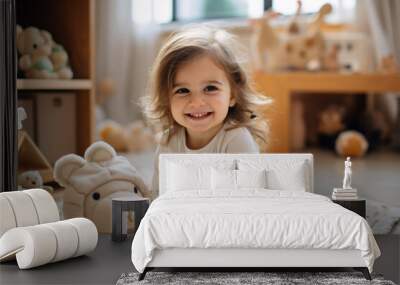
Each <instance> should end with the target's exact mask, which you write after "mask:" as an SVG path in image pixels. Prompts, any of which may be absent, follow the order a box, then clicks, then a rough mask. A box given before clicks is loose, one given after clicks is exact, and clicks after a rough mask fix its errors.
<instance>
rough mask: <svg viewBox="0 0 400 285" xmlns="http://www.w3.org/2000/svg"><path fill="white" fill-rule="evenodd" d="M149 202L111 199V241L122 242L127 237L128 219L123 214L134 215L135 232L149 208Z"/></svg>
mask: <svg viewBox="0 0 400 285" xmlns="http://www.w3.org/2000/svg"><path fill="white" fill-rule="evenodd" d="M149 205H150V200H149V199H148V198H142V197H124V198H113V199H112V233H111V239H112V240H113V241H123V240H126V239H127V237H128V219H127V215H124V212H129V211H133V212H134V213H135V232H136V230H137V228H138V227H139V224H140V221H141V220H142V218H143V217H144V215H145V214H146V211H147V209H148V208H149Z"/></svg>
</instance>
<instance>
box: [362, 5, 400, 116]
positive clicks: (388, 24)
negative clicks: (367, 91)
mask: <svg viewBox="0 0 400 285" xmlns="http://www.w3.org/2000/svg"><path fill="white" fill-rule="evenodd" d="M356 11H357V17H356V19H357V27H358V28H359V29H360V30H362V31H364V32H367V33H369V34H370V35H371V39H372V44H373V46H374V50H375V62H376V63H377V64H378V63H379V61H380V59H381V58H382V57H383V56H387V55H389V54H393V55H394V56H395V58H396V61H397V64H400V1H398V0H361V1H360V0H358V1H357V8H356ZM382 103H383V104H384V106H385V108H386V109H387V111H388V112H389V117H390V118H391V119H392V120H394V118H396V115H397V114H398V112H399V111H400V110H397V104H396V98H395V96H394V94H386V95H385V96H384V101H383V102H382Z"/></svg>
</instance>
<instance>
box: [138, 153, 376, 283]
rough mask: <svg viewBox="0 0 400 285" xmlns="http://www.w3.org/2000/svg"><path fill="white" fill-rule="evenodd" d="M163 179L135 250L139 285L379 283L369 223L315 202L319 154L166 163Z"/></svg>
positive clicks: (322, 200) (169, 157) (201, 157)
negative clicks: (268, 280) (210, 274)
mask: <svg viewBox="0 0 400 285" xmlns="http://www.w3.org/2000/svg"><path fill="white" fill-rule="evenodd" d="M210 167H212V168H210ZM159 173H160V185H159V189H160V197H159V198H157V199H156V200H155V201H153V203H152V204H151V206H150V208H149V210H148V212H147V213H146V216H145V217H144V218H143V220H142V222H141V224H140V226H139V228H138V230H137V232H136V235H135V237H134V240H133V243H132V262H133V264H134V266H135V267H136V269H137V270H138V271H139V272H141V273H142V275H141V276H140V278H144V275H145V273H146V271H148V270H149V269H152V268H154V267H168V268H171V267H238V268H243V267H263V268H264V267H354V268H358V269H361V270H362V271H363V273H364V275H365V277H366V278H370V275H369V272H370V271H372V267H373V263H374V260H375V259H376V258H377V257H378V256H379V255H380V251H379V248H378V246H377V244H376V242H375V239H374V237H373V235H372V232H371V229H370V227H369V226H368V224H367V222H366V221H365V220H364V219H363V218H362V217H360V216H358V215H357V214H355V213H353V212H351V211H349V210H347V209H344V208H342V207H341V206H339V205H337V204H335V203H333V202H331V201H330V200H329V199H328V198H327V197H324V196H321V195H317V194H313V157H312V155H311V154H161V155H160V159H159Z"/></svg>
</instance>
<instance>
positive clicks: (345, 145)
mask: <svg viewBox="0 0 400 285" xmlns="http://www.w3.org/2000/svg"><path fill="white" fill-rule="evenodd" d="M335 149H336V153H337V154H339V155H340V156H343V157H348V156H351V157H362V156H364V154H365V153H366V152H367V150H368V142H367V140H366V138H365V137H364V135H363V134H362V133H360V132H357V131H345V132H342V133H341V134H340V135H339V136H338V138H337V139H336V144H335Z"/></svg>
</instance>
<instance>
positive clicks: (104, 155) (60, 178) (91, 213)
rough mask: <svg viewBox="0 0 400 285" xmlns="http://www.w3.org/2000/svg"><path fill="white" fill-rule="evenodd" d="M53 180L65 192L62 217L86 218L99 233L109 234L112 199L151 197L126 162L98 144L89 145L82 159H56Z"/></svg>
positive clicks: (71, 155) (76, 156) (136, 173)
mask: <svg viewBox="0 0 400 285" xmlns="http://www.w3.org/2000/svg"><path fill="white" fill-rule="evenodd" d="M54 178H55V180H56V181H57V182H58V183H59V184H60V185H62V186H64V187H65V188H66V190H65V194H64V217H65V218H73V217H86V218H89V219H90V220H92V221H93V222H94V223H95V224H96V226H97V229H98V231H99V232H101V233H111V229H112V223H111V218H112V216H111V215H112V198H118V197H129V196H144V197H150V196H151V195H150V193H149V191H148V189H147V186H146V185H145V183H144V182H143V180H142V178H141V177H140V175H139V173H138V172H137V171H136V169H135V168H134V167H133V166H132V165H131V164H130V163H129V161H128V160H127V159H126V158H125V157H122V156H117V154H116V152H115V150H114V149H113V148H112V147H111V146H110V145H108V144H106V143H105V142H102V141H99V142H95V143H94V144H92V145H91V146H90V147H89V148H88V149H87V150H86V152H85V155H84V158H82V157H80V156H78V155H75V154H69V155H66V156H64V157H62V158H60V159H59V160H58V161H57V162H56V164H55V167H54Z"/></svg>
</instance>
